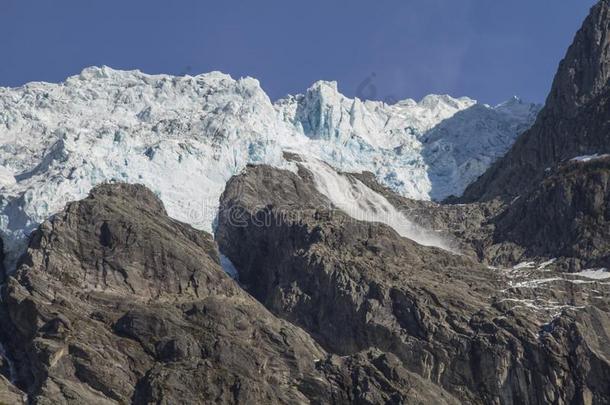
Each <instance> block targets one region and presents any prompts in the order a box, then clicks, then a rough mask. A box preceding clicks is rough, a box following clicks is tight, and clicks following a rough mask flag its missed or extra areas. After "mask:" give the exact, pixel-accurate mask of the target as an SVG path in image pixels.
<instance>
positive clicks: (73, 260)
mask: <svg viewBox="0 0 610 405" xmlns="http://www.w3.org/2000/svg"><path fill="white" fill-rule="evenodd" d="M2 294H3V296H2V315H3V320H2V331H3V336H2V338H3V341H4V342H5V349H6V351H7V353H8V354H9V356H10V357H11V358H12V359H13V360H14V365H15V369H14V370H13V372H12V377H13V378H14V379H15V381H16V385H17V386H18V387H19V388H21V389H22V390H23V392H25V393H27V395H28V396H29V401H30V403H36V404H83V403H95V404H117V403H119V404H125V403H135V404H153V403H154V404H175V403H193V404H197V403H201V404H203V403H211V402H214V403H312V402H313V403H362V404H372V403H404V402H409V403H422V404H424V403H431V402H434V403H447V404H450V403H456V401H455V400H454V399H452V397H451V395H449V394H447V393H445V392H444V391H442V390H438V389H436V390H431V389H430V386H431V384H430V382H428V381H426V380H425V379H423V378H421V377H420V376H418V375H416V374H414V373H411V372H410V371H408V370H406V369H405V368H404V367H403V365H402V364H401V363H400V362H399V361H398V360H397V359H396V357H395V356H392V355H391V354H386V353H382V352H380V351H379V350H375V349H371V350H364V351H362V352H359V353H354V355H353V356H350V357H338V356H335V355H332V354H329V353H327V352H326V351H324V350H323V349H322V348H321V347H320V346H319V345H318V344H317V343H316V342H315V341H314V340H313V339H312V338H311V337H310V336H309V335H308V334H307V333H305V332H304V331H303V330H302V329H300V328H298V327H295V326H293V325H291V324H290V323H288V322H286V321H285V320H281V319H278V318H276V317H275V316H273V315H272V314H271V313H269V312H268V311H267V310H266V309H265V308H264V307H263V306H262V305H261V304H260V303H258V302H257V301H256V300H254V299H253V298H252V297H251V296H249V295H248V294H247V293H246V292H244V291H243V290H242V289H241V288H240V287H239V286H238V284H237V283H235V281H234V280H232V279H231V278H230V277H229V276H228V275H226V274H225V273H224V272H223V270H222V269H221V267H220V264H219V255H218V251H217V248H216V245H215V244H214V242H213V240H212V238H211V236H210V235H208V234H206V233H204V232H200V231H197V230H195V229H193V228H191V227H189V226H187V225H184V224H182V223H179V222H176V221H174V220H171V219H170V218H168V217H167V215H166V213H165V209H164V208H163V205H162V204H161V203H160V201H159V200H158V198H157V197H155V195H154V194H152V193H151V192H150V191H148V190H147V189H145V188H144V187H142V186H131V185H125V184H112V185H110V184H109V185H102V186H99V187H97V188H95V189H94V190H93V191H92V192H91V194H90V196H89V197H88V198H86V199H85V200H82V201H79V202H74V203H70V204H69V205H68V206H67V207H66V209H65V210H64V211H62V212H61V213H60V214H58V215H57V216H55V217H53V218H52V219H50V220H49V221H48V222H45V223H44V224H43V225H42V226H41V227H40V229H38V230H37V231H36V232H35V233H34V235H32V238H31V242H30V246H29V248H28V251H27V254H26V255H25V256H24V257H23V258H22V260H21V264H20V266H19V268H18V269H17V272H16V273H15V274H13V275H11V276H10V277H9V278H8V281H7V284H6V286H5V288H4V289H3V293H2ZM7 384H8V383H7ZM8 387H9V389H7V390H4V391H2V392H0V400H1V398H2V396H1V395H4V392H5V393H6V395H5V396H6V397H7V398H8V395H12V394H13V392H19V391H18V390H17V389H16V388H14V387H13V386H12V385H10V384H8ZM11 403H12V402H11ZM15 403H16V402H15Z"/></svg>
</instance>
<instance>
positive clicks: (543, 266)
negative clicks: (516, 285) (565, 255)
mask: <svg viewBox="0 0 610 405" xmlns="http://www.w3.org/2000/svg"><path fill="white" fill-rule="evenodd" d="M556 261H557V258H552V259H550V260H547V261H546V262H542V263H540V264H539V265H538V270H540V271H542V270H546V268H547V267H549V266H550V265H552V264H553V263H555V262H556Z"/></svg>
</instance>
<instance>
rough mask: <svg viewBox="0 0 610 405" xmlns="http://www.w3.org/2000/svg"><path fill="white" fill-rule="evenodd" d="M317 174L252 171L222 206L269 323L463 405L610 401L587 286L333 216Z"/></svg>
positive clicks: (600, 319) (602, 306)
mask: <svg viewBox="0 0 610 405" xmlns="http://www.w3.org/2000/svg"><path fill="white" fill-rule="evenodd" d="M312 178H313V176H312V175H311V173H309V172H308V171H307V169H305V168H304V167H300V170H299V173H298V174H294V173H291V172H287V171H281V170H277V169H273V168H270V167H265V166H258V167H250V168H249V169H248V170H247V171H246V172H244V173H242V174H241V175H240V176H237V177H235V178H233V179H232V180H231V181H230V182H229V184H228V185H227V188H226V190H225V193H224V194H223V198H222V201H221V215H220V217H219V227H218V231H217V235H216V236H217V240H218V243H219V245H220V248H221V250H222V251H223V253H224V254H226V255H227V256H228V257H229V258H230V259H231V260H232V261H233V263H234V264H235V265H236V267H237V268H238V269H239V272H240V280H241V282H242V284H243V285H244V287H245V288H246V289H247V290H248V291H249V292H251V293H252V294H253V296H254V297H256V298H257V299H258V300H259V301H261V302H262V303H264V304H265V306H266V307H267V308H269V309H270V310H271V311H272V312H273V313H274V314H275V315H277V316H279V317H281V318H283V319H286V320H288V321H290V322H292V323H295V324H297V325H299V326H301V327H302V328H303V329H305V330H306V331H308V332H310V333H311V335H312V336H313V337H314V338H315V339H316V340H317V341H318V342H319V343H320V344H321V345H322V346H323V347H324V348H325V349H326V350H328V351H329V352H332V353H336V354H339V355H354V354H355V353H359V352H361V351H363V350H367V349H369V348H371V347H375V348H377V349H378V350H381V351H383V352H386V353H391V354H392V355H393V356H395V357H396V358H397V359H398V360H399V362H400V364H402V365H403V366H404V367H405V368H406V369H407V370H409V371H410V372H411V373H413V374H415V375H419V376H420V377H421V378H423V379H425V380H428V381H430V382H431V383H433V384H434V385H435V386H436V387H437V388H436V389H440V390H445V391H448V392H450V393H451V395H453V396H455V397H457V398H458V399H459V400H460V401H462V402H467V403H485V404H514V403H527V404H546V403H597V404H602V403H606V402H608V401H610V390H608V387H607V384H606V383H605V382H604V381H606V379H607V376H608V375H609V374H608V373H610V363H609V362H608V357H607V356H606V354H605V349H603V347H604V346H605V344H606V343H607V342H608V338H607V336H608V335H607V334H605V332H603V333H601V334H598V333H596V332H595V331H602V330H603V331H607V330H608V327H609V326H610V316H609V313H608V302H607V300H606V299H603V298H602V299H593V298H592V297H591V296H590V292H591V291H590V286H588V285H586V284H579V283H573V282H572V281H573V280H569V279H567V278H561V277H556V279H555V280H554V281H548V280H547V281H545V278H547V277H550V276H547V277H545V276H546V275H545V274H544V273H542V271H543V269H541V270H540V271H539V272H538V271H537V269H531V268H529V269H525V270H527V271H522V270H521V269H520V268H519V267H517V268H515V269H506V270H501V269H489V268H487V267H484V266H481V265H480V264H478V263H477V261H476V260H474V259H473V258H469V257H468V256H464V255H455V254H451V253H449V252H446V251H443V250H441V249H438V248H428V247H424V246H420V245H418V244H416V243H414V242H412V241H410V240H408V239H405V238H402V237H400V236H399V235H398V234H397V233H396V232H394V230H393V229H391V228H389V227H388V226H386V225H383V224H379V223H370V222H360V221H357V220H355V219H352V218H350V217H348V216H347V215H345V213H343V212H341V211H339V210H336V209H333V207H332V206H329V204H328V201H326V200H325V197H324V196H323V195H321V194H320V193H319V192H317V190H316V188H315V184H314V183H313V180H312ZM524 267H531V266H524ZM547 274H553V273H547ZM549 283H551V284H553V288H552V289H551V290H549V288H548V286H549ZM598 284H599V285H598ZM595 288H601V289H605V288H607V287H605V286H604V285H603V283H595ZM577 307H578V308H580V307H582V308H586V309H585V310H583V311H578V310H577ZM603 342H606V343H603Z"/></svg>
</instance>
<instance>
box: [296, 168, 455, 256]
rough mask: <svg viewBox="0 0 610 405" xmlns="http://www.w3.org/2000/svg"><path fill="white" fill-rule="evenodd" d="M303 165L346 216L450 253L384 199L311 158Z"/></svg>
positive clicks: (440, 239)
mask: <svg viewBox="0 0 610 405" xmlns="http://www.w3.org/2000/svg"><path fill="white" fill-rule="evenodd" d="M303 165H304V166H305V167H306V168H307V169H309V170H310V171H311V172H312V174H313V176H314V181H315V185H316V188H317V189H318V191H319V192H320V193H322V194H324V195H325V196H326V197H328V199H329V200H330V201H331V202H332V203H333V205H335V206H336V207H337V208H339V209H340V210H341V211H343V212H345V213H346V214H348V215H349V216H350V217H352V218H354V219H357V220H359V221H368V222H380V223H383V224H386V225H388V226H390V227H392V228H393V229H394V230H395V231H396V232H398V234H399V235H401V236H403V237H405V238H409V239H411V240H413V241H415V242H417V243H419V244H420V245H424V246H435V247H438V248H441V249H445V250H449V251H453V250H452V249H451V246H450V243H449V241H448V240H447V239H445V238H444V237H442V236H441V235H439V234H438V233H435V232H434V231H430V230H427V229H424V228H422V227H420V226H418V225H416V224H414V223H413V222H411V221H410V220H409V219H407V217H406V216H405V215H404V214H403V213H402V212H400V211H399V210H398V209H396V207H394V206H393V205H392V204H391V203H390V202H389V201H388V200H387V199H386V198H385V197H384V196H382V195H381V194H379V193H377V192H375V191H373V190H371V189H370V188H369V187H367V186H366V185H365V184H364V183H362V182H361V181H359V180H358V179H354V178H352V177H348V176H346V175H344V174H340V173H337V172H336V171H335V170H334V169H333V168H332V167H331V166H330V165H328V164H327V163H324V162H322V161H320V160H318V159H315V158H305V159H304V162H303Z"/></svg>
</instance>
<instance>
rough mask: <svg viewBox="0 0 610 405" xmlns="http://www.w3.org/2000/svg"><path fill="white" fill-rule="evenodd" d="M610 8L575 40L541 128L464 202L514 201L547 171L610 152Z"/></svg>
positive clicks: (597, 10)
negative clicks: (563, 164)
mask: <svg viewBox="0 0 610 405" xmlns="http://www.w3.org/2000/svg"><path fill="white" fill-rule="evenodd" d="M609 13H610V3H609V2H608V1H607V0H601V1H599V2H598V4H596V5H595V6H594V7H593V8H592V9H591V13H590V14H589V16H588V17H587V18H586V20H585V21H584V23H583V26H582V28H581V29H580V30H579V31H578V33H577V34H576V36H575V38H574V42H573V43H572V45H571V46H570V48H569V49H568V51H567V54H566V56H565V58H564V59H563V61H562V62H561V63H560V65H559V69H558V71H557V74H556V76H555V80H554V81H553V86H552V90H551V93H550V94H549V97H548V99H547V101H546V104H545V106H544V108H543V109H542V111H541V112H540V114H539V115H538V118H537V120H536V123H535V124H534V125H533V127H532V128H531V129H529V130H528V131H526V132H525V133H524V134H523V135H521V136H520V137H519V139H518V140H517V141H516V142H515V144H514V145H513V147H512V148H511V149H510V151H509V152H508V153H507V154H506V156H504V157H503V158H502V159H500V160H498V161H497V162H496V163H495V164H494V165H493V166H492V167H491V168H490V169H489V170H488V171H487V172H485V174H484V175H483V176H481V178H479V179H478V180H477V181H476V182H475V183H473V184H472V185H470V186H469V187H468V188H467V189H466V191H465V193H464V196H463V198H462V200H463V201H475V200H488V199H492V198H496V197H501V198H504V199H511V198H513V197H515V196H517V195H520V194H524V193H525V192H526V191H528V190H529V189H530V188H532V187H535V186H536V185H537V184H538V182H539V181H540V180H541V179H542V178H543V177H544V175H545V171H546V170H547V169H552V168H554V167H555V166H557V165H558V164H559V163H561V162H563V161H566V160H569V159H571V158H574V157H577V156H581V155H592V154H595V153H600V154H601V153H606V152H608V151H610V86H609V83H608V79H609V78H610V35H609V34H610V15H609Z"/></svg>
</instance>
